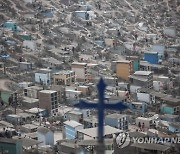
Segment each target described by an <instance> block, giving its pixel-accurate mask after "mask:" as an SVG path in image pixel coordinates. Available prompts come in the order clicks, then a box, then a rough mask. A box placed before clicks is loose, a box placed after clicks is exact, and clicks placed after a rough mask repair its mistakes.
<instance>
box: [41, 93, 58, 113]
mask: <svg viewBox="0 0 180 154" xmlns="http://www.w3.org/2000/svg"><path fill="white" fill-rule="evenodd" d="M58 105H59V102H58V97H57V91H53V90H42V91H40V92H39V107H40V108H42V109H47V111H48V113H49V114H50V115H55V114H56V113H57V112H58Z"/></svg>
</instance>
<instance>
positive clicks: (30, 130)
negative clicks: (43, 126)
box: [21, 124, 39, 133]
mask: <svg viewBox="0 0 180 154" xmlns="http://www.w3.org/2000/svg"><path fill="white" fill-rule="evenodd" d="M38 127H39V126H37V125H33V124H25V125H22V126H21V131H22V132H24V133H33V132H36V131H37V128H38Z"/></svg>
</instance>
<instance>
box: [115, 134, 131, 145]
mask: <svg viewBox="0 0 180 154" xmlns="http://www.w3.org/2000/svg"><path fill="white" fill-rule="evenodd" d="M130 141H131V139H130V137H129V133H120V134H119V135H118V136H117V138H116V143H117V145H118V147H119V148H124V147H127V146H128V145H129V144H130Z"/></svg>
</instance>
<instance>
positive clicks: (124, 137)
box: [116, 133, 180, 149]
mask: <svg viewBox="0 0 180 154" xmlns="http://www.w3.org/2000/svg"><path fill="white" fill-rule="evenodd" d="M116 143H117V145H118V147H119V148H121V149H122V148H125V147H127V146H128V145H129V144H130V143H139V144H143V143H146V144H165V143H169V144H180V137H171V138H167V137H164V138H163V137H130V136H129V133H120V134H119V135H118V136H117V138H116Z"/></svg>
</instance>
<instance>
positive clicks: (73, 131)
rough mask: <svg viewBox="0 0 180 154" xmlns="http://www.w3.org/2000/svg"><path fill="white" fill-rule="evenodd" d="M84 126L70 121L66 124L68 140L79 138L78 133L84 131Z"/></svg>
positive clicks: (65, 130) (65, 131)
mask: <svg viewBox="0 0 180 154" xmlns="http://www.w3.org/2000/svg"><path fill="white" fill-rule="evenodd" d="M83 127H84V126H83V125H82V124H80V123H78V122H76V121H73V120H68V121H65V122H64V133H65V138H66V139H75V138H76V137H77V131H78V130H81V129H83Z"/></svg>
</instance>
